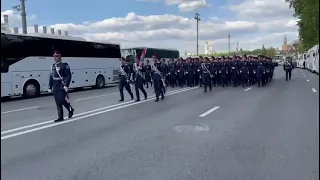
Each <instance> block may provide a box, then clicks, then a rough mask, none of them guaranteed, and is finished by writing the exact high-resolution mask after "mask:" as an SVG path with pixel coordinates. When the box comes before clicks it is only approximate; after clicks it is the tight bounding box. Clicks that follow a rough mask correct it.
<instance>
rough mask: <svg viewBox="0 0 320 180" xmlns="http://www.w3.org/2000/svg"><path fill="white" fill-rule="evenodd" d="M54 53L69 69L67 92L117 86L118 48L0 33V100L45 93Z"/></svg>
mask: <svg viewBox="0 0 320 180" xmlns="http://www.w3.org/2000/svg"><path fill="white" fill-rule="evenodd" d="M54 50H59V51H60V52H61V55H62V60H63V61H64V62H67V63H68V64H69V65H70V68H71V73H72V79H71V83H70V88H72V89H75V88H82V87H88V86H91V87H96V88H102V87H104V86H105V85H106V84H109V83H116V82H118V80H119V78H118V68H119V58H120V57H121V52H120V45H119V44H112V43H97V42H89V41H86V40H85V39H84V38H77V37H70V36H62V35H50V34H40V33H36V34H26V35H23V34H7V33H1V98H2V97H10V96H16V95H23V96H24V97H28V98H31V97H36V96H38V95H39V94H41V93H42V92H47V90H48V83H49V74H50V69H51V66H52V64H53V63H54V60H53V52H54Z"/></svg>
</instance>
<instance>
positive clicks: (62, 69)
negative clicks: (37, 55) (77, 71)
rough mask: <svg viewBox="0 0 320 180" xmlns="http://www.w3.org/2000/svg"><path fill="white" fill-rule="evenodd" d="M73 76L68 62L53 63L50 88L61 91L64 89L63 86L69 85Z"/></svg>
mask: <svg viewBox="0 0 320 180" xmlns="http://www.w3.org/2000/svg"><path fill="white" fill-rule="evenodd" d="M57 71H58V72H59V74H60V76H61V77H62V79H61V78H60V76H59V74H58V72H57ZM71 77H72V75H71V71H70V67H69V65H68V63H62V62H58V63H55V64H53V65H52V67H51V73H50V76H49V89H52V90H53V91H60V90H63V86H66V87H69V85H70V82H71ZM62 81H63V82H62Z"/></svg>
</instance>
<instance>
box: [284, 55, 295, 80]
mask: <svg viewBox="0 0 320 180" xmlns="http://www.w3.org/2000/svg"><path fill="white" fill-rule="evenodd" d="M290 60H291V59H290V57H287V58H286V61H285V63H284V64H283V70H284V71H286V81H288V79H289V80H291V71H292V70H293V64H292V61H290Z"/></svg>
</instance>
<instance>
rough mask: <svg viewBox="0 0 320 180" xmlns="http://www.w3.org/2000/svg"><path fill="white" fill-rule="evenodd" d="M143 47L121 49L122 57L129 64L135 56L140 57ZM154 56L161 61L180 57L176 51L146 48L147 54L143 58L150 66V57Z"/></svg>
mask: <svg viewBox="0 0 320 180" xmlns="http://www.w3.org/2000/svg"><path fill="white" fill-rule="evenodd" d="M144 48H145V47H134V48H125V49H121V55H122V57H125V58H126V59H129V60H130V62H133V61H134V57H135V56H136V55H138V56H141V54H142V50H143V49H144ZM153 55H156V56H158V57H159V58H161V59H165V60H166V61H167V60H170V59H171V58H173V59H177V58H179V57H180V53H179V51H178V50H177V49H158V48H149V47H147V53H146V56H145V58H144V61H146V60H149V61H150V64H153V59H152V56H153Z"/></svg>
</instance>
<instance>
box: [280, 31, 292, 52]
mask: <svg viewBox="0 0 320 180" xmlns="http://www.w3.org/2000/svg"><path fill="white" fill-rule="evenodd" d="M292 50H293V47H292V46H291V45H289V44H288V39H287V34H285V35H284V39H283V44H282V47H281V51H282V52H283V53H289V52H291V51H292Z"/></svg>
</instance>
